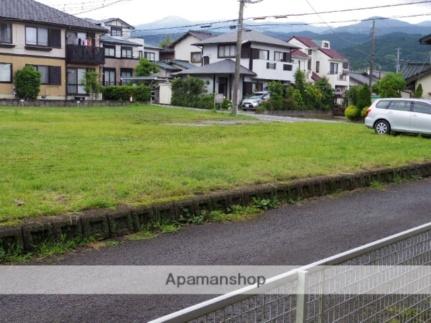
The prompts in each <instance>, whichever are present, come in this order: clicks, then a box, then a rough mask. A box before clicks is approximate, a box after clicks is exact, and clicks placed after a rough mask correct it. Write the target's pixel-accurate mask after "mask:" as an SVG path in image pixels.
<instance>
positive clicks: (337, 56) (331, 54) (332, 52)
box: [319, 48, 346, 60]
mask: <svg viewBox="0 0 431 323" xmlns="http://www.w3.org/2000/svg"><path fill="white" fill-rule="evenodd" d="M319 50H320V51H321V52H322V53H324V54H326V55H327V56H329V57H331V58H333V59H341V60H345V59H346V57H344V55H342V54H340V53H339V52H337V51H336V50H335V49H328V48H319Z"/></svg>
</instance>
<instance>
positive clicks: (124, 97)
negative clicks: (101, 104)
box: [102, 84, 151, 102]
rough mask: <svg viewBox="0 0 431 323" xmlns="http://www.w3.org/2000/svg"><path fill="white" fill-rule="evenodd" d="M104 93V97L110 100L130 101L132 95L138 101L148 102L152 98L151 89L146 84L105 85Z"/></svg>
mask: <svg viewBox="0 0 431 323" xmlns="http://www.w3.org/2000/svg"><path fill="white" fill-rule="evenodd" d="M102 93H103V98H104V99H105V100H109V101H129V100H130V97H133V100H134V101H137V102H148V101H150V99H151V89H150V88H149V87H148V86H147V85H144V84H141V85H120V86H115V85H114V86H105V87H104V88H103V90H102Z"/></svg>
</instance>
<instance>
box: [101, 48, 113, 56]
mask: <svg viewBox="0 0 431 323" xmlns="http://www.w3.org/2000/svg"><path fill="white" fill-rule="evenodd" d="M103 48H104V49H105V57H115V46H103Z"/></svg>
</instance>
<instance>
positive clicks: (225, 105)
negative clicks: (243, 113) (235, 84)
mask: <svg viewBox="0 0 431 323" xmlns="http://www.w3.org/2000/svg"><path fill="white" fill-rule="evenodd" d="M232 106H233V103H232V101H230V100H228V99H224V101H223V104H222V105H221V109H222V110H230V109H232Z"/></svg>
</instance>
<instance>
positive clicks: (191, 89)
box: [172, 77, 214, 109]
mask: <svg viewBox="0 0 431 323" xmlns="http://www.w3.org/2000/svg"><path fill="white" fill-rule="evenodd" d="M206 92H207V91H206V87H205V82H204V81H202V80H201V79H198V78H195V77H186V78H177V79H175V80H173V81H172V105H177V106H180V107H195V108H204V109H208V106H209V98H208V96H207V95H206V94H207V93H206ZM212 100H214V97H213V96H212ZM213 106H214V103H212V107H213ZM212 107H211V108H212Z"/></svg>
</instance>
